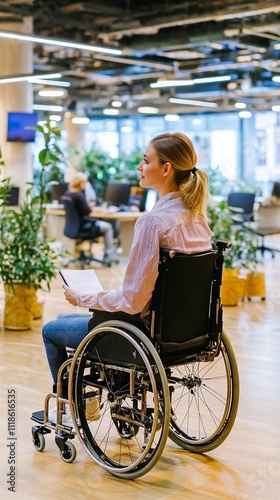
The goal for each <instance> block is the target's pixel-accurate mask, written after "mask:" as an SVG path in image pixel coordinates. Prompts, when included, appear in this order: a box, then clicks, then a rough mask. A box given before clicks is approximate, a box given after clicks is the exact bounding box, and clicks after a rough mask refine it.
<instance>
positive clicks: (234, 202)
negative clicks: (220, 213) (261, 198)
mask: <svg viewBox="0 0 280 500" xmlns="http://www.w3.org/2000/svg"><path fill="white" fill-rule="evenodd" d="M255 196H256V195H255V193H246V192H242V191H240V192H239V191H236V192H233V193H229V195H228V200H227V203H228V207H229V209H230V210H231V211H232V212H233V213H234V214H237V215H236V216H235V215H234V216H233V221H234V222H235V223H237V224H242V223H243V222H248V221H253V220H254V203H255ZM235 209H237V210H235Z"/></svg>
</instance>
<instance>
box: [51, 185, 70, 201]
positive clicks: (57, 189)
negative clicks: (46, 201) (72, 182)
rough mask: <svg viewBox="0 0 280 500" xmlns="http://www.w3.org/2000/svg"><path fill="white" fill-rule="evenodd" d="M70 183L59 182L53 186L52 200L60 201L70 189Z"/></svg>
mask: <svg viewBox="0 0 280 500" xmlns="http://www.w3.org/2000/svg"><path fill="white" fill-rule="evenodd" d="M68 186H69V184H68V182H59V183H58V184H52V187H51V200H52V201H58V202H59V201H60V198H61V196H63V195H64V194H65V193H66V191H67V189H68Z"/></svg>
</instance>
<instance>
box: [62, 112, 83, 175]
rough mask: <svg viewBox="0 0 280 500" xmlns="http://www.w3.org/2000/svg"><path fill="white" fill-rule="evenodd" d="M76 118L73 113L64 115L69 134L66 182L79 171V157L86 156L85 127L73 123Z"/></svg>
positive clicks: (65, 126)
mask: <svg viewBox="0 0 280 500" xmlns="http://www.w3.org/2000/svg"><path fill="white" fill-rule="evenodd" d="M75 116H76V114H75V113H71V111H66V113H65V114H64V128H65V130H66V134H67V160H66V161H67V166H66V170H65V181H66V182H69V181H70V180H71V178H72V177H73V175H74V174H75V173H76V172H77V170H78V164H77V153H78V157H79V156H80V155H83V154H84V126H83V125H82V124H80V123H73V122H72V119H73V118H74V117H75Z"/></svg>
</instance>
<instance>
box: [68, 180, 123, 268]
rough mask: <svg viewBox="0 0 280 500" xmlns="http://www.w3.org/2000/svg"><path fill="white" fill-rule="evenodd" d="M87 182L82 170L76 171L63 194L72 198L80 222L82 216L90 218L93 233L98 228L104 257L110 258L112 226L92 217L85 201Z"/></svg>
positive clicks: (112, 240) (112, 236) (111, 251)
mask: <svg viewBox="0 0 280 500" xmlns="http://www.w3.org/2000/svg"><path fill="white" fill-rule="evenodd" d="M87 182H88V180H87V176H86V175H85V174H83V173H82V172H78V173H77V174H75V175H74V177H73V179H72V180H71V182H70V186H69V190H68V191H66V193H65V196H70V197H71V198H72V200H73V202H74V206H75V209H76V212H77V213H78V215H79V217H80V218H81V222H82V219H83V218H84V217H91V218H92V229H93V234H94V233H95V231H96V228H98V232H99V234H100V235H102V236H103V237H104V243H105V253H104V258H105V259H107V258H108V259H110V257H111V256H112V254H113V252H114V245H113V243H114V234H113V227H112V224H111V223H110V222H105V221H103V220H99V219H96V218H94V216H95V214H94V212H92V209H91V207H90V206H89V204H88V203H87V201H86V199H85V195H84V189H85V185H86V183H87ZM87 222H88V221H87Z"/></svg>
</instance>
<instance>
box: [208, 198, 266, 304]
mask: <svg viewBox="0 0 280 500" xmlns="http://www.w3.org/2000/svg"><path fill="white" fill-rule="evenodd" d="M208 214H209V217H210V228H211V230H212V232H213V243H215V241H217V240H227V241H231V248H230V249H229V250H227V252H226V253H225V256H224V271H223V283H222V289H221V294H222V301H223V304H224V305H237V304H238V301H239V300H240V299H244V297H245V296H249V295H248V286H247V284H248V282H249V281H250V280H251V276H252V275H256V274H259V273H258V264H259V260H258V259H257V256H256V254H257V245H256V242H255V237H254V235H253V234H252V233H250V232H248V231H246V229H244V228H242V227H236V226H235V225H234V222H233V214H232V211H231V210H229V208H228V205H227V202H226V201H222V202H220V203H218V204H210V205H209V207H208ZM249 293H251V292H249Z"/></svg>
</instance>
